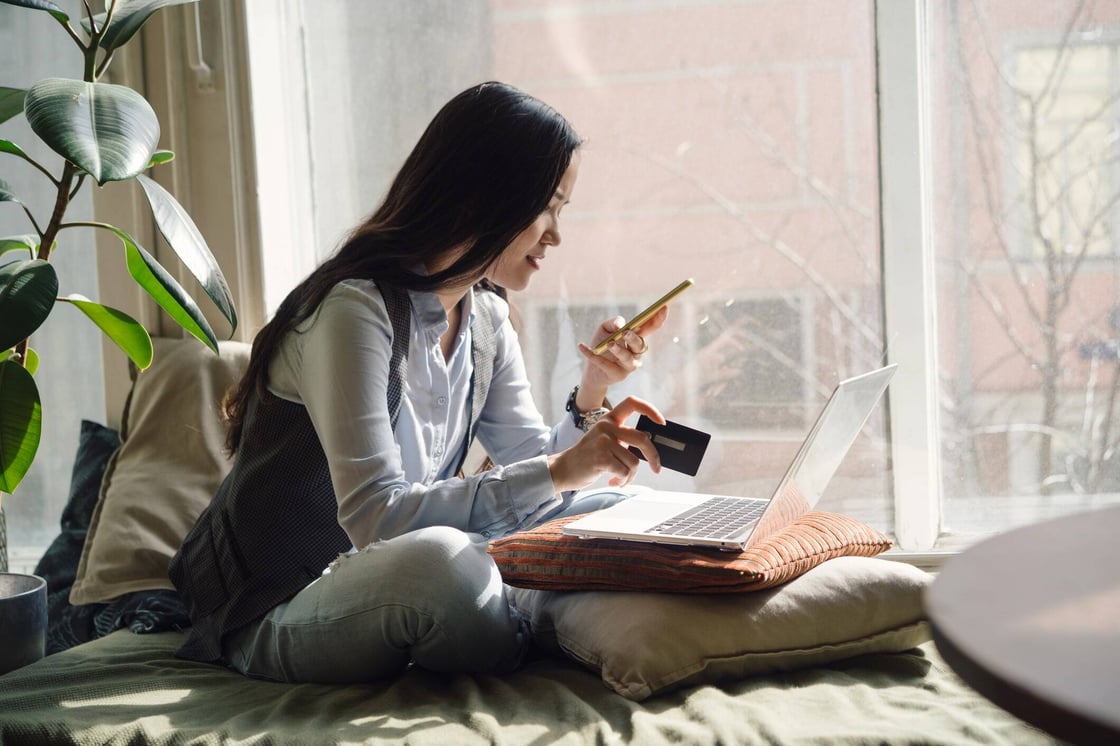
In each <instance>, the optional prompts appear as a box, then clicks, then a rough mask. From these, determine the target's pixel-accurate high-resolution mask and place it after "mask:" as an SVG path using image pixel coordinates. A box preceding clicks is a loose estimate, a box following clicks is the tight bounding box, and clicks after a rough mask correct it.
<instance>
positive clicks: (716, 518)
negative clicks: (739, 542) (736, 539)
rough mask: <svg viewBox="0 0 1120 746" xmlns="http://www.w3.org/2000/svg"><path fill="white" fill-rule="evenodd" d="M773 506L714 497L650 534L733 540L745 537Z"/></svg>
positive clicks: (652, 529) (764, 501)
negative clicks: (756, 520)
mask: <svg viewBox="0 0 1120 746" xmlns="http://www.w3.org/2000/svg"><path fill="white" fill-rule="evenodd" d="M769 502H770V501H769V500H744V499H743V498H736V497H713V498H711V499H708V500H705V501H704V502H702V503H700V504H699V505H697V506H696V507H694V508H692V509H691V510H687V511H685V512H684V513H680V514H678V515H675V516H673V517H672V518H670V519H669V520H667V521H664V522H662V523H660V524H658V525H656V526H654V527H653V528H651V529H649V531H647V532H646V533H650V534H666V535H670V534H671V535H673V536H704V537H710V538H713V539H730V538H732V537H733V536H737V535H738V534H741V533H742V532H743V527H744V526H746V525H747V524H748V523H750V522H751V521H753V520H755V519H757V518H758V517H759V516H760V515H762V511H763V510H765V509H766V505H767V503H769Z"/></svg>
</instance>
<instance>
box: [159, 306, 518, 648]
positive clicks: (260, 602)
mask: <svg viewBox="0 0 1120 746" xmlns="http://www.w3.org/2000/svg"><path fill="white" fill-rule="evenodd" d="M381 294H382V297H383V298H384V299H385V305H386V307H387V308H388V310H389V317H390V319H391V320H392V323H393V355H392V360H391V361H390V371H389V390H388V397H387V398H388V404H389V413H390V416H391V419H392V423H393V426H394V427H396V423H397V415H398V413H399V412H400V398H401V391H402V376H403V374H404V372H405V371H406V370H407V367H406V366H407V362H408V360H407V356H408V340H409V336H410V321H411V307H410V305H409V300H408V294H407V293H406V292H404V291H401V290H396V289H394V288H390V287H382V289H381ZM492 297H493V296H491V294H489V293H485V292H476V293H475V298H476V301H478V302H479V306H480V308H478V310H477V312H476V313H475V320H474V322H473V323H472V325H471V339H472V348H471V357H472V361H473V364H474V371H473V373H472V375H471V396H470V400H471V404H470V412H471V414H470V418H471V421H470V424H469V428H468V433H467V440H466V444H465V447H464V449H463V453H462V456H461V459H462V458H465V457H466V452H467V448H469V445H470V443H471V441H472V440H473V438H474V432H475V426H476V425H477V422H478V418H479V416H480V415H481V413H482V407H483V404H484V403H485V401H486V393H487V391H488V390H489V387H490V378H491V374H492V372H493V363H494V355H495V352H496V346H495V341H494V328H493V316H492V314H491V312H490V311H491V309H490V308H489V305H490V304H489V302H488V301H490V300H491V298H492ZM461 463H462V461H460V464H461ZM350 547H351V542H350V539H349V538H348V537H347V535H346V532H345V531H343V530H342V527H341V526H340V525H339V523H338V503H337V501H336V499H335V494H334V488H333V486H332V485H331V477H330V472H329V470H328V468H327V458H326V454H324V453H323V448H322V446H321V445H320V443H319V438H318V437H317V436H316V434H315V429H314V428H313V427H312V424H311V418H310V417H309V416H308V414H307V409H306V408H305V407H304V406H303V405H302V404H295V403H293V402H289V401H285V400H283V399H280V398H279V397H274V396H273V397H269V398H268V400H267V401H262V400H261V399H260V398H257V399H254V400H253V402H252V403H251V404H250V405H249V407H248V410H247V412H246V415H245V422H244V429H243V430H242V437H241V445H240V448H239V450H238V454H237V459H236V461H235V462H234V465H233V468H232V470H231V471H230V473H229V475H228V476H227V477H226V479H225V481H223V482H222V484H221V485H220V486H219V487H218V491H217V494H216V495H215V497H214V499H213V501H211V503H210V505H209V506H208V507H207V508H206V509H205V510H204V511H203V512H202V515H200V516H199V518H198V521H197V522H196V523H195V525H194V527H193V528H192V529H191V531H190V532H189V533H188V534H187V537H186V539H184V541H183V545H182V547H180V549H179V551H178V552H177V553H176V554H175V556H174V557H173V558H172V560H171V565H170V568H169V572H170V576H171V581H172V582H173V583H174V584H175V587H176V589H177V590H178V592H179V595H180V596H181V597H182V599H183V603H184V604H186V607H187V609H188V611H189V613H190V617H191V623H192V627H191V631H190V637H189V638H188V640H187V642H186V643H185V644H184V645H183V646H182V647H181V648H180V649H179V652H178V655H179V656H181V657H184V658H191V659H194V660H200V661H216V660H219V659H220V658H221V655H222V638H223V637H224V636H225V635H227V634H229V633H230V632H234V631H236V630H238V629H240V628H241V627H243V626H245V625H246V624H248V623H250V622H252V621H254V620H256V619H259V618H260V617H262V616H264V615H265V614H266V613H267V612H268V611H269V610H271V609H272V608H273V607H275V606H276V605H277V604H280V603H283V602H284V601H287V600H288V599H290V598H291V597H292V596H294V595H295V594H296V593H298V592H299V591H300V590H302V589H303V588H304V587H305V586H307V585H308V584H309V583H310V582H311V581H313V580H314V579H315V578H317V577H319V576H320V575H321V574H322V572H323V570H324V569H325V568H326V567H327V565H328V564H330V563H331V561H333V560H334V559H335V558H336V557H337V556H338V555H339V554H341V553H343V552H346V551H348V550H349V549H350Z"/></svg>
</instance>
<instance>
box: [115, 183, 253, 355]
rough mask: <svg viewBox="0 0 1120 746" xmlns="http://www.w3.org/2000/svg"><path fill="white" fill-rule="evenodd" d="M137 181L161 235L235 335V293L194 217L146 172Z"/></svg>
mask: <svg viewBox="0 0 1120 746" xmlns="http://www.w3.org/2000/svg"><path fill="white" fill-rule="evenodd" d="M136 180H137V181H139V182H140V186H142V187H143V188H144V194H146V195H147V196H148V202H149V204H151V206H152V214H153V215H155V218H156V226H157V227H158V228H159V232H160V234H162V235H163V238H164V240H166V241H167V244H168V246H170V247H171V249H172V250H173V251H174V252H175V253H176V254H178V255H179V258H180V259H182V260H183V264H184V265H186V267H187V269H189V270H190V272H191V274H192V275H194V276H195V278H197V279H198V281H199V283H200V284H201V285H202V288H203V290H205V291H206V294H207V295H209V296H210V298H211V299H212V300H213V301H214V305H216V306H217V307H218V310H219V311H221V312H222V315H223V316H225V317H226V320H227V321H229V325H230V333H231V334H232V333H233V330H235V329H237V311H236V310H235V309H234V307H233V293H231V292H230V290H229V285H228V284H227V283H226V278H225V276H224V275H223V274H222V270H221V268H220V267H219V266H218V262H217V261H216V260H215V259H214V255H213V254H211V253H210V247H209V246H207V245H206V239H204V238H203V237H202V234H201V233H199V231H198V227H197V226H195V224H194V221H193V220H191V216H190V215H188V214H187V211H186V210H184V209H183V207H182V205H180V204H179V203H178V202H177V201H176V200H175V198H174V197H173V196H171V193H170V192H168V191H167V190H166V189H164V188H163V187H162V186H160V185H159V183H158V182H156V181H154V180H153V179H150V178H148V177H147V176H144V175H143V174H141V175H140V176H137V177H136Z"/></svg>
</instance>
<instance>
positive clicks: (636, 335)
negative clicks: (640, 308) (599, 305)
mask: <svg viewBox="0 0 1120 746" xmlns="http://www.w3.org/2000/svg"><path fill="white" fill-rule="evenodd" d="M668 316H669V307H668V306H665V307H664V308H662V309H661V310H660V311H658V312H657V313H655V314H654V315H653V316H651V317H650V319H649V321H647V322H646V323H644V324H642V326H641V327H639V328H638V329H637V330H634V331H628V332H626V333H625V334H623V335H622V336H621V337H620V338H619V339H618V340H616V341H614V342H612V343H611V344H610V345H609V346H608V347H607V349H606V350H604V351H603V352H602V354H599V355H596V354H595V353H594V352H592V348H591V347H589V346H588V345H585V344H583V343H582V342H581V343H580V345H579V351H580V353H581V354H582V355H583V356H584V357H585V358H587V366H586V367H585V368H584V370H583V381H582V383H580V388H581V390H583V389H586V390H587V391H588V392H590V391H593V390H594V391H597V390H599V389H602V391H603V392H604V393H605V392H606V389H607V387H608V386H611V385H612V384H616V383H618V382H620V381H623V380H625V379H626V377H627V376H629V375H630V374H631V373H633V372H634V371H636V370H637V369H638V368H640V367H642V356H643V355H644V354H646V352H648V351H649V337H650V335H652V334H653V333H654V332H656V331H657V330H658V329H660V328H661V327H662V325H664V324H665V319H666V318H668ZM624 323H626V320H625V319H623V318H622V317H621V316H616V317H615V318H613V319H608V320H607V321H604V322H603V323H602V324H600V325H599V328H598V329H596V330H595V335H594V336H593V338H592V341H591V344H592V345H597V344H599V342H601V341H602V340H604V339H606V338H607V337H609V336H610V335H611V334H613V333H614V332H615V331H616V330H618V329H619V328H620V327H622V325H623V324H624Z"/></svg>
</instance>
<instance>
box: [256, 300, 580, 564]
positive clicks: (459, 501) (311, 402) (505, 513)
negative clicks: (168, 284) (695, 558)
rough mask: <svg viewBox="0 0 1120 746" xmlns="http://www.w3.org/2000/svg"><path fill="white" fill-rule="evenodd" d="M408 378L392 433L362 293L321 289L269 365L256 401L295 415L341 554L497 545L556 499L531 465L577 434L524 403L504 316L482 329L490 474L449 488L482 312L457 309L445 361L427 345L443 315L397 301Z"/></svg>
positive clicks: (380, 303) (381, 334) (524, 387)
mask: <svg viewBox="0 0 1120 746" xmlns="http://www.w3.org/2000/svg"><path fill="white" fill-rule="evenodd" d="M410 297H411V300H412V330H411V331H412V336H411V339H410V340H409V353H408V374H407V377H406V380H405V381H404V391H403V392H402V393H403V396H402V401H401V410H400V414H399V416H398V418H397V426H396V430H395V431H394V430H393V429H392V427H391V424H390V421H389V411H388V406H387V404H386V393H387V387H388V370H389V360H390V358H391V355H392V337H393V329H392V324H391V322H390V321H389V315H388V312H387V311H386V309H385V303H384V300H383V299H382V297H381V293H380V291H378V289H377V287H376V285H375V284H374V283H373V282H370V281H365V280H347V281H345V282H342V283H340V284H338V285H337V286H335V288H334V289H332V290H331V292H330V293H329V294H328V295H327V297H326V298H325V299H324V300H323V303H322V304H321V305H320V307H319V308H318V310H317V311H316V312H315V313H314V314H312V316H311V317H310V318H308V319H307V320H306V321H305V322H303V324H301V326H300V328H299V329H298V330H297V333H293V334H288V336H287V337H286V338H285V339H284V341H283V343H282V344H281V345H280V348H279V350H278V351H277V354H276V356H275V357H274V358H273V360H272V362H271V363H270V365H269V371H268V378H269V381H268V386H269V390H270V391H271V392H272V393H274V394H276V395H277V396H279V397H281V398H283V399H287V400H289V401H294V402H298V403H302V404H303V405H304V406H306V407H307V411H308V414H309V415H310V417H311V422H312V423H313V424H314V426H315V432H316V433H317V435H318V436H319V440H320V442H321V443H322V445H323V450H324V452H325V453H326V456H327V464H328V466H329V468H330V473H331V481H332V483H333V485H334V491H335V495H336V496H337V498H338V516H339V523H340V524H341V525H342V528H343V529H345V530H346V533H347V534H348V535H349V536H350V539H351V541H353V543H354V546H356V547H362V546H365V545H366V544H369V543H370V542H373V541H377V540H379V539H388V538H391V537H394V536H399V535H401V534H403V533H406V532H408V531H412V530H415V529H418V528H423V527H425V526H433V525H444V526H454V527H456V528H460V529H463V530H465V531H471V532H477V533H481V534H483V535H485V536H488V537H493V538H497V537H498V536H501V535H504V534H507V533H510V532H512V531H514V530H517V529H518V528H520V527H522V526H525V525H527V524H528V523H531V522H532V521H533V520H534V519H535V518H536V517H537V516H539V515H541V514H542V513H544V512H546V511H548V510H549V509H551V508H553V507H555V506H556V505H557V504H559V502H560V496H559V495H557V494H556V491H555V489H554V487H553V484H552V478H551V476H550V474H549V471H548V465H547V463H546V459H545V456H546V455H548V454H552V453H557V452H559V451H561V450H563V449H565V448H568V447H570V446H572V445H574V444H575V443H576V442H577V441H578V440H579V438H580V437H581V436H582V435H583V433H582V432H580V431H579V429H578V428H576V427H575V425H574V424H572V422H571V420H570V419H568V418H566V417H565V418H563V419H562V421H561V422H560V423H559V424H558V425H556V427H553V428H549V427H548V426H547V425H546V424H545V423H544V420H543V418H542V417H541V415H540V412H539V410H538V409H537V407H536V405H535V404H534V402H533V398H532V395H531V392H530V389H529V381H528V377H527V376H526V373H525V364H524V361H523V359H522V356H521V349H520V347H519V344H518V340H517V333H516V332H515V331H514V330H513V327H512V325H511V324H510V322H509V314H508V309H507V308H506V307H505V305H504V304H498V305H500V306H501V308H502V310H503V311H504V312H503V313H500V315H501V318H495V319H494V328H495V329H496V330H497V334H496V343H497V355H496V357H495V359H494V374H493V380H492V381H491V384H490V392H489V395H488V396H487V400H486V405H485V407H484V409H483V412H482V417H481V419H480V420H479V422H478V439H479V441H480V443H481V444H482V445H483V447H485V449H486V452H487V453H488V454H489V455H490V457H491V458H492V459H493V460H494V461H495V463H498V464H501V466H498V467H496V468H494V469H492V470H490V471H487V472H484V473H482V474H478V475H472V476H468V477H467V478H465V479H459V478H457V477H456V475H455V473H454V472H455V469H456V467H457V466H458V464H459V461H460V457H461V455H462V450H463V448H464V446H465V439H466V435H467V411H468V408H469V401H468V394H469V390H470V385H469V384H470V377H471V371H472V368H473V365H472V362H471V340H470V337H471V334H470V321H469V319H470V318H472V317H473V314H474V313H476V312H478V313H487V312H488V310H487V308H486V307H485V306H481V305H479V306H476V305H475V304H474V303H473V294H468V295H467V296H466V298H464V301H463V303H464V306H463V307H462V310H463V313H462V314H461V318H462V319H463V321H462V323H461V326H460V329H459V333H458V337H457V339H456V341H455V345H454V350H453V352H452V354H451V357H450V359H448V360H445V359H444V356H443V352H442V351H441V349H440V338H441V336H442V335H443V333H444V332H445V331H446V330H447V328H448V321H447V314H446V313H445V312H444V310H443V306H442V305H441V304H440V302H439V298H438V297H437V296H435V295H434V294H432V293H426V292H410Z"/></svg>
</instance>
